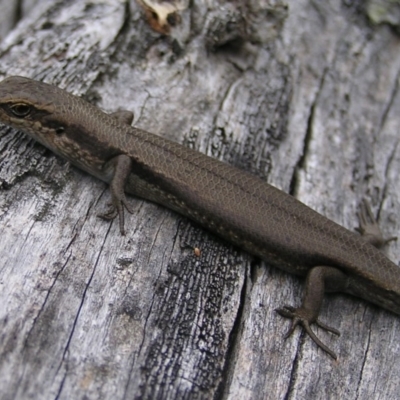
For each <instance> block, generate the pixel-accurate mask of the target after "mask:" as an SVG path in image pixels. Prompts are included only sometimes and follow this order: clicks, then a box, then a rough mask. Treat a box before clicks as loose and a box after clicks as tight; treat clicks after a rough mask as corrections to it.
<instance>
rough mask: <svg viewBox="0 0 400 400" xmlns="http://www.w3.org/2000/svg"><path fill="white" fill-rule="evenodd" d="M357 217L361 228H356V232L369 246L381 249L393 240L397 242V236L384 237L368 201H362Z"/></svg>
mask: <svg viewBox="0 0 400 400" xmlns="http://www.w3.org/2000/svg"><path fill="white" fill-rule="evenodd" d="M357 216H358V223H359V227H358V228H356V230H357V232H359V233H360V234H361V235H362V236H363V238H364V239H365V240H366V241H367V242H368V243H369V244H372V245H373V246H375V247H377V248H378V249H380V248H382V247H383V246H384V245H385V244H387V243H389V242H391V241H392V240H397V236H391V237H389V238H385V237H384V236H383V233H382V231H381V228H380V227H379V225H378V222H377V220H376V218H375V216H374V214H373V213H372V211H371V206H370V204H369V202H368V201H367V200H366V199H363V200H362V202H361V204H360V207H359V210H358V213H357Z"/></svg>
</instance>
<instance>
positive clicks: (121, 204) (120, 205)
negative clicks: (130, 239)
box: [97, 193, 133, 236]
mask: <svg viewBox="0 0 400 400" xmlns="http://www.w3.org/2000/svg"><path fill="white" fill-rule="evenodd" d="M109 206H110V208H109V210H108V211H106V212H104V213H101V214H97V216H98V217H99V218H102V219H105V220H106V221H111V220H113V219H114V218H115V217H116V216H119V228H120V232H121V235H122V236H125V228H124V225H125V216H124V208H126V210H127V211H128V212H129V213H130V214H133V210H132V208H131V207H130V205H129V204H128V201H127V200H126V197H125V194H124V193H122V195H121V196H118V197H117V196H113V198H112V202H111V203H110V204H109Z"/></svg>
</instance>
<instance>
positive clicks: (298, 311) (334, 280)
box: [276, 266, 347, 360]
mask: <svg viewBox="0 0 400 400" xmlns="http://www.w3.org/2000/svg"><path fill="white" fill-rule="evenodd" d="M346 285H347V276H346V275H345V274H344V273H343V272H341V271H339V270H338V269H336V268H333V267H325V266H317V267H314V268H312V269H311V270H310V272H309V273H308V275H307V280H306V290H305V293H304V297H303V301H302V304H301V306H300V307H298V308H295V307H291V306H287V305H285V306H283V308H280V309H277V310H276V311H277V312H278V313H279V314H280V315H282V316H283V317H286V318H291V319H292V324H291V326H290V328H289V330H288V332H287V333H286V335H285V338H287V337H289V336H290V335H291V334H292V333H293V332H294V329H295V328H296V326H297V325H302V326H303V328H304V329H305V331H306V332H307V334H308V335H309V336H310V337H311V339H312V340H313V341H314V342H315V343H316V344H317V346H319V347H320V348H321V349H322V350H324V351H325V352H327V353H328V354H329V355H330V356H331V357H332V358H334V359H335V360H336V359H337V356H336V354H335V353H334V352H333V351H332V350H331V349H330V348H329V347H328V346H326V345H325V344H324V343H322V342H321V340H319V339H318V337H317V336H316V335H315V333H314V332H313V331H312V329H311V325H312V324H316V325H317V326H319V327H320V328H322V329H325V330H326V331H328V332H331V333H334V334H335V335H340V332H339V331H338V330H336V329H334V328H331V327H329V326H328V325H326V324H324V323H323V322H321V321H319V319H318V315H319V312H320V309H321V306H322V302H323V298H324V293H325V292H336V291H339V290H340V291H341V290H343V289H345V287H346Z"/></svg>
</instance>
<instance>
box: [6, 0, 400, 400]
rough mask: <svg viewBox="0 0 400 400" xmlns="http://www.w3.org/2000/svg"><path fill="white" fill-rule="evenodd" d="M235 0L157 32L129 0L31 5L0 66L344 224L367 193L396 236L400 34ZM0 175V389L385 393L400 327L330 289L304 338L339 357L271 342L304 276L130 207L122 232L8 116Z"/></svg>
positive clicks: (93, 195) (394, 251) (301, 342)
mask: <svg viewBox="0 0 400 400" xmlns="http://www.w3.org/2000/svg"><path fill="white" fill-rule="evenodd" d="M247 3H248V6H247V7H243V9H242V10H241V11H240V13H239V14H236V13H235V7H236V6H235V5H234V3H233V2H232V3H229V4H228V3H223V2H222V1H221V2H220V3H216V2H205V1H204V2H201V1H200V2H193V4H192V6H191V7H190V8H189V9H187V10H185V11H182V12H181V16H182V21H181V23H180V24H179V25H177V27H176V28H174V29H172V31H171V35H170V36H163V35H161V34H160V33H157V32H155V31H154V30H152V29H151V28H150V27H149V25H148V23H147V22H146V20H145V18H144V12H143V9H142V8H140V7H139V6H138V4H137V3H136V2H135V1H130V2H128V1H123V0H108V1H107V0H103V1H100V0H99V1H89V0H75V1H72V0H71V1H68V2H66V1H51V2H49V1H45V0H42V1H41V0H38V1H37V3H36V5H35V7H34V9H33V10H32V12H31V13H29V14H28V15H27V16H26V17H25V18H24V19H23V21H21V22H20V23H19V24H18V26H17V27H16V28H15V29H14V30H13V31H12V32H11V34H10V35H9V36H8V37H7V38H6V39H5V40H4V41H3V43H2V46H1V52H0V77H1V78H2V77H5V76H7V75H15V74H20V75H25V76H29V77H32V78H36V79H40V80H44V81H46V82H50V83H55V84H58V85H60V86H62V87H64V88H67V89H68V90H69V91H72V92H74V93H76V94H84V95H85V96H86V97H87V98H88V99H89V100H90V101H93V102H95V103H97V104H98V105H99V106H100V107H102V108H103V109H105V110H107V111H113V110H116V109H118V108H128V109H131V110H133V111H134V112H135V116H136V117H135V124H136V125H137V126H139V127H142V128H144V129H147V130H149V131H152V132H155V133H158V134H160V135H164V136H166V137H168V138H170V139H172V140H176V141H178V142H180V143H184V144H185V145H188V146H192V147H194V148H196V149H198V150H199V151H202V152H205V153H207V154H209V155H210V156H212V157H217V158H220V159H223V160H225V161H227V162H229V163H231V164H234V165H237V166H238V167H240V168H244V169H247V170H249V171H252V172H254V173H257V174H258V175H260V176H262V177H264V178H265V179H267V180H268V181H269V182H271V183H273V184H275V185H276V186H278V187H280V188H282V189H284V190H285V191H288V192H291V193H292V194H294V195H295V196H296V197H298V198H299V199H301V200H302V201H303V202H305V203H306V204H308V205H310V206H311V207H313V208H315V209H316V210H317V211H319V212H321V213H322V214H324V215H326V216H327V217H329V218H331V219H333V220H335V221H337V222H339V223H341V224H343V225H344V226H346V227H347V228H349V229H354V227H355V226H357V222H356V218H355V214H356V210H357V205H358V204H359V202H360V200H361V199H362V198H363V197H366V198H368V199H370V201H371V202H372V204H373V208H374V212H376V213H378V214H379V219H380V222H381V223H382V225H383V226H384V227H385V232H386V233H387V234H388V235H396V234H399V226H400V216H399V211H400V197H399V196H400V195H399V193H400V183H399V179H398V175H399V171H400V149H399V146H398V144H399V129H400V116H399V111H398V110H399V109H400V94H399V90H398V89H399V71H400V38H399V36H396V34H395V33H394V31H393V30H392V29H391V28H389V27H387V26H385V25H382V26H377V27H373V26H371V25H370V23H369V21H368V19H367V17H366V15H365V12H364V11H365V10H364V9H363V5H362V4H360V3H362V2H360V3H359V2H350V1H343V2H340V1H339V0H328V1H324V2H315V1H311V0H296V1H289V2H288V4H289V14H288V17H287V19H286V20H285V18H284V14H285V10H284V9H283V8H280V7H279V4H276V3H274V4H272V5H271V4H268V2H267V1H263V2H260V1H255V0H254V1H250V2H247ZM271 3H272V2H271ZM274 5H275V7H274ZM268 7H270V9H269V11H268V10H267V8H268ZM239 15H242V16H244V17H245V20H246V22H247V25H246V26H247V28H246V29H244V30H242V29H241V27H242V25H241V23H240V18H239V22H238V19H237V17H238V16H239ZM221 21H225V22H224V23H221ZM228 23H230V25H229V26H230V27H232V26H233V27H234V28H233V34H232V33H231V32H232V31H230V34H229V35H230V36H229V35H228V36H225V39H224V36H223V35H222V36H221V35H220V34H221V32H224V29H223V28H221V25H222V26H227V25H228ZM281 24H283V25H281ZM229 39H231V41H229ZM239 39H241V40H239ZM226 40H228V42H227V43H225V44H224V42H225V41H226ZM0 185H1V186H0V188H1V190H0V235H1V236H0V237H1V239H0V240H1V244H0V327H1V333H0V393H1V396H0V397H1V398H2V399H25V398H43V399H51V398H57V399H79V398H88V399H108V398H113V399H134V398H136V399H139V398H140V399H196V398H198V399H200V398H201V399H210V398H220V399H222V398H224V399H238V398H241V399H283V398H285V399H289V398H292V399H300V398H312V399H326V398H346V399H356V398H357V399H358V398H362V399H367V398H369V399H372V398H380V399H393V398H397V397H398V393H399V389H400V383H399V379H398V377H399V376H400V362H399V359H400V344H399V338H400V318H398V317H396V316H394V315H392V314H389V313H388V312H385V311H383V310H380V309H378V308H376V307H373V306H371V305H369V304H367V303H366V302H363V301H361V300H358V299H353V298H350V297H347V296H342V295H336V296H329V297H328V298H327V301H326V302H325V305H324V308H323V310H322V315H321V319H322V320H323V321H327V322H329V324H330V325H332V326H334V327H336V328H338V329H340V330H341V332H342V336H341V337H340V338H335V337H332V336H331V335H329V334H327V333H325V332H321V331H320V330H319V329H317V328H315V330H316V332H317V334H318V335H319V336H320V337H321V339H322V340H323V341H324V342H326V343H327V344H329V346H330V347H332V348H333V349H334V350H335V351H336V352H337V354H338V355H339V359H338V361H336V362H335V361H333V360H332V359H331V358H329V357H328V356H327V355H326V354H325V353H323V352H322V351H321V350H319V349H317V348H316V346H315V344H314V343H313V342H312V341H311V340H310V339H309V338H308V337H306V336H305V335H303V334H301V332H300V330H298V331H296V333H295V334H294V335H293V337H291V338H289V339H288V340H286V341H285V340H284V339H283V333H284V332H285V331H286V329H287V327H288V321H287V320H284V319H282V318H281V317H280V316H278V315H277V314H276V313H275V312H274V309H276V308H277V307H279V306H281V305H282V304H287V303H289V304H294V305H295V304H299V302H300V298H301V293H302V282H301V281H300V280H298V279H297V278H295V277H292V276H289V275H287V274H285V273H281V272H280V271H278V270H276V269H272V268H269V267H268V263H264V262H260V261H258V260H254V259H253V258H252V257H251V256H250V255H247V254H244V253H242V252H241V251H240V249H236V248H233V247H231V246H229V245H227V244H225V243H223V242H221V241H220V240H218V239H216V238H215V237H214V236H213V235H212V234H209V233H207V232H205V231H203V230H202V229H200V228H199V227H197V226H196V225H194V224H192V223H191V222H189V221H188V220H187V219H185V218H183V217H180V216H179V215H176V214H175V213H173V212H170V211H168V210H166V209H164V208H162V207H159V206H157V205H154V204H150V203H148V202H145V201H142V200H140V199H134V198H131V200H130V201H131V204H132V207H133V208H134V210H135V214H134V215H129V216H127V228H128V229H127V230H128V232H127V235H126V236H125V237H121V236H120V235H119V229H118V225H117V223H116V222H113V223H112V224H111V225H110V224H108V223H106V222H104V221H102V220H99V219H98V218H96V213H98V212H99V211H101V210H102V209H103V208H104V207H106V204H107V201H108V199H109V197H108V192H107V189H106V186H105V185H104V184H103V183H101V182H99V181H98V180H96V179H94V178H92V177H91V176H88V175H86V174H85V173H83V172H80V171H78V170H77V169H75V168H73V167H70V166H69V165H68V164H66V163H65V162H64V161H62V160H60V159H58V158H57V157H55V156H54V155H52V154H51V153H50V152H49V151H47V150H45V149H44V148H43V147H42V146H40V145H39V144H37V143H35V142H34V141H33V140H31V139H29V138H28V137H27V136H26V135H24V134H22V133H18V132H16V131H14V130H11V129H9V128H5V127H1V130H0ZM196 247H197V248H199V249H201V255H200V256H196V255H195V254H194V248H196ZM387 253H388V255H389V257H390V258H391V259H393V260H396V261H397V260H399V259H400V243H392V244H391V245H390V247H389V248H388V249H387Z"/></svg>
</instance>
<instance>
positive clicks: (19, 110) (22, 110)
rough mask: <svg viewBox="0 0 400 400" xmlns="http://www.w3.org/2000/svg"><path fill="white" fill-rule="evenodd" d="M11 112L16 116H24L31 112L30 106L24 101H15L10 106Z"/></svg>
mask: <svg viewBox="0 0 400 400" xmlns="http://www.w3.org/2000/svg"><path fill="white" fill-rule="evenodd" d="M10 110H11V112H12V113H13V114H14V115H15V116H16V117H18V118H24V117H26V116H27V115H28V114H29V113H30V112H31V107H30V106H29V105H27V104H24V103H17V104H13V105H12V106H10Z"/></svg>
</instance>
